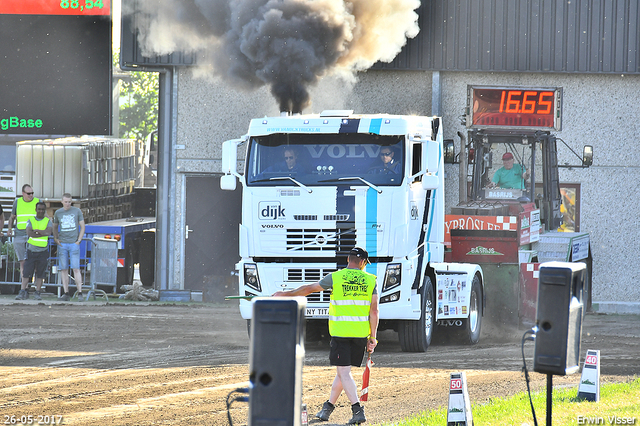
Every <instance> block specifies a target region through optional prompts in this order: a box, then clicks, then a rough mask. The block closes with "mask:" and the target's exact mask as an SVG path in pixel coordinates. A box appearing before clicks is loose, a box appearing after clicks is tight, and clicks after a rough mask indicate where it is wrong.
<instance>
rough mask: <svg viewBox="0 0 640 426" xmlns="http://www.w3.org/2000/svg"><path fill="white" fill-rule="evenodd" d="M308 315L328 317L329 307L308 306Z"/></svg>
mask: <svg viewBox="0 0 640 426" xmlns="http://www.w3.org/2000/svg"><path fill="white" fill-rule="evenodd" d="M306 316H307V317H327V316H329V308H307V313H306Z"/></svg>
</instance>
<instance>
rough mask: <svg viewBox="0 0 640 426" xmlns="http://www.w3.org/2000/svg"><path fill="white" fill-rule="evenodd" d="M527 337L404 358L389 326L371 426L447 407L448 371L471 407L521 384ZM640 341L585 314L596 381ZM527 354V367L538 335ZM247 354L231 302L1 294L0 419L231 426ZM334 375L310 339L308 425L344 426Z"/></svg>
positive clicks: (627, 374)
mask: <svg viewBox="0 0 640 426" xmlns="http://www.w3.org/2000/svg"><path fill="white" fill-rule="evenodd" d="M522 333H523V330H521V331H517V332H512V333H505V332H498V331H493V332H491V331H485V332H484V333H483V336H482V338H481V340H480V343H479V344H478V345H476V346H448V345H439V344H436V345H432V347H430V348H429V350H428V351H427V352H426V353H420V354H411V353H403V352H402V351H401V350H400V347H399V344H398V343H397V335H396V333H394V332H393V331H384V332H382V333H380V336H379V341H380V344H379V347H378V350H376V352H375V354H374V360H375V366H374V368H373V371H372V375H371V386H370V393H369V401H368V402H367V403H366V405H365V406H366V413H367V417H368V424H371V425H373V424H382V423H386V422H393V421H397V420H399V419H402V418H405V417H407V416H410V415H413V414H417V413H419V412H420V411H423V410H430V409H435V408H438V407H441V406H446V405H447V403H448V386H449V377H450V376H449V375H450V373H452V372H457V371H465V373H466V377H467V383H468V388H469V396H470V399H471V402H472V403H474V402H486V401H488V400H489V399H490V398H494V397H504V396H508V395H512V394H514V393H517V392H521V391H525V390H526V384H525V381H524V375H523V373H522V372H521V368H522V358H521V352H520V338H521V336H522ZM639 336H640V317H638V316H606V315H593V314H588V315H587V316H586V318H585V323H584V326H583V333H582V337H583V344H582V361H584V353H585V352H586V350H587V349H599V350H600V351H601V374H602V378H601V382H602V383H604V382H610V381H616V382H619V381H625V380H628V379H630V378H632V377H633V376H634V375H635V376H637V375H639V374H640V359H639V357H638V354H639V353H640V339H639V338H638V337H639ZM525 355H526V356H527V362H528V367H529V369H530V370H531V369H532V367H533V366H532V356H533V344H532V343H531V342H529V343H528V344H527V345H526V346H525ZM248 360H249V338H248V336H247V329H246V323H245V321H244V320H242V319H241V318H240V314H239V312H238V309H237V307H236V305H235V303H231V302H230V303H229V305H224V306H221V305H207V304H200V305H160V304H155V305H153V304H140V305H133V304H126V305H125V304H119V303H116V304H109V305H105V304H99V303H84V304H79V303H73V304H71V303H60V302H55V301H48V300H45V301H44V302H43V303H42V302H41V303H37V302H35V301H28V302H15V303H14V302H13V301H12V300H10V299H7V298H2V299H0V383H1V385H0V421H1V422H2V423H0V424H4V422H5V421H6V420H7V418H8V417H7V416H16V418H18V419H19V418H20V417H21V416H29V415H31V416H33V417H34V419H37V418H38V416H56V417H55V419H56V421H58V420H59V419H60V416H61V418H62V424H65V425H105V424H113V425H131V426H133V425H204V424H206V425H228V424H229V422H228V420H227V409H226V403H225V401H226V398H227V395H228V394H229V392H230V391H232V390H233V389H236V388H238V387H243V386H246V385H247V383H248V382H247V381H248V376H249V366H248ZM333 376H334V369H333V368H331V367H330V366H329V365H328V347H327V344H326V343H324V344H323V343H320V344H315V345H307V347H306V356H305V366H304V371H303V402H305V403H306V404H307V405H308V407H309V419H310V422H309V423H310V424H318V425H320V424H322V425H335V424H344V423H346V421H347V420H348V419H349V417H350V410H349V407H348V405H349V404H348V401H347V399H346V397H345V396H344V395H343V396H341V399H340V400H339V401H338V408H337V409H336V411H335V412H334V414H333V415H332V418H331V421H330V422H319V421H317V420H315V419H314V418H313V414H314V413H315V412H317V411H318V410H319V408H320V407H321V405H322V403H323V402H324V401H325V400H326V399H327V396H328V391H329V388H330V386H331V382H332V380H333ZM361 376H362V369H354V377H355V378H356V382H357V383H358V384H360V381H361ZM531 377H532V380H533V388H534V389H537V390H544V389H546V376H544V375H541V374H538V373H531ZM579 381H580V374H579V373H577V374H574V375H572V376H566V377H560V376H555V377H554V386H562V385H572V386H577V384H578V383H579ZM247 407H248V405H247V404H246V403H240V402H236V403H234V404H233V405H232V410H231V415H232V418H233V424H234V425H244V424H246V421H247V412H248V408H247ZM538 410H539V411H540V412H543V410H544V407H536V411H537V412H538ZM628 414H630V413H628ZM539 417H540V414H539ZM25 418H26V417H25ZM43 419H44V418H43ZM539 420H540V421H543V420H542V418H539ZM18 424H19V423H18Z"/></svg>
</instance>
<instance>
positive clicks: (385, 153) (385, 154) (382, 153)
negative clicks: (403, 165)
mask: <svg viewBox="0 0 640 426" xmlns="http://www.w3.org/2000/svg"><path fill="white" fill-rule="evenodd" d="M380 155H384V156H385V157H390V156H391V152H381V153H380Z"/></svg>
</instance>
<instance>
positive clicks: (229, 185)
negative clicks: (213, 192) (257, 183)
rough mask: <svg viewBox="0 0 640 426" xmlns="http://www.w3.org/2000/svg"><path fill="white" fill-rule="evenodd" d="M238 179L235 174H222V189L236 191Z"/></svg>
mask: <svg viewBox="0 0 640 426" xmlns="http://www.w3.org/2000/svg"><path fill="white" fill-rule="evenodd" d="M237 182H238V179H236V177H235V176H234V175H222V176H220V189H222V190H223V191H235V190H236V184H237Z"/></svg>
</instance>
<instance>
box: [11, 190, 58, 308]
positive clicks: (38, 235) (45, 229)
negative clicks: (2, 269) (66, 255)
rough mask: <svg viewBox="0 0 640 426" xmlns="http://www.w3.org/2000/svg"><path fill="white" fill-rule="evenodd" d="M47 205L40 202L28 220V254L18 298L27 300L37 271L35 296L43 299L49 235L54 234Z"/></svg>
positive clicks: (37, 298)
mask: <svg viewBox="0 0 640 426" xmlns="http://www.w3.org/2000/svg"><path fill="white" fill-rule="evenodd" d="M46 212H47V205H46V204H45V203H42V202H39V203H37V204H36V216H35V217H30V218H29V220H28V221H27V228H26V232H27V236H28V237H29V239H28V240H27V255H26V260H25V262H24V271H23V273H22V285H21V287H20V292H19V293H18V295H17V296H16V300H25V299H28V298H29V290H28V289H27V288H28V286H29V282H30V281H31V278H32V277H33V274H34V272H35V275H36V292H35V294H34V296H33V298H34V299H36V300H42V297H41V296H40V291H41V289H42V282H43V281H44V274H45V273H46V272H47V263H48V262H49V250H47V247H48V245H49V235H51V234H53V226H52V224H51V220H49V218H48V217H47V216H46V215H45V213H46Z"/></svg>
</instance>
